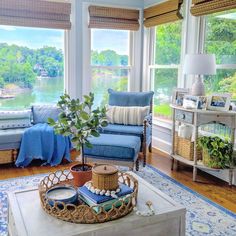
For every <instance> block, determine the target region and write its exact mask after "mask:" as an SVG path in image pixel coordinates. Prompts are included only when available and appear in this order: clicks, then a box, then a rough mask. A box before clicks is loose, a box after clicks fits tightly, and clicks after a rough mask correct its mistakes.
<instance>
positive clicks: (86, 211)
mask: <svg viewBox="0 0 236 236" xmlns="http://www.w3.org/2000/svg"><path fill="white" fill-rule="evenodd" d="M118 176H119V183H121V184H125V185H127V186H128V187H130V188H132V189H133V192H132V193H131V194H129V195H127V196H126V197H125V198H124V199H123V198H120V199H117V201H116V202H114V203H113V204H112V208H111V209H110V210H109V211H107V210H106V209H105V207H106V205H104V206H101V207H100V211H99V212H96V211H95V210H94V208H95V207H96V206H92V207H90V206H88V205H86V204H85V203H83V202H81V201H79V203H78V204H76V205H74V204H66V203H64V202H60V201H53V200H49V199H48V198H47V197H46V193H47V191H48V190H49V189H51V188H53V187H55V186H73V176H72V175H71V172H69V171H67V170H64V171H57V172H55V173H51V174H49V175H48V176H45V177H44V178H43V179H42V180H41V182H40V184H39V196H40V202H41V206H42V208H43V210H44V211H45V212H46V213H48V214H49V215H51V216H53V217H56V218H57V219H60V220H64V221H67V222H71V223H77V224H79V223H82V224H95V223H96V224H97V223H103V222H107V221H111V220H115V219H119V218H121V217H123V216H126V215H127V214H129V213H130V212H131V211H132V210H133V208H134V207H135V206H136V204H137V194H138V181H137V180H136V179H135V178H134V177H133V176H132V175H130V174H128V173H121V172H120V173H118ZM117 203H120V204H119V206H117Z"/></svg>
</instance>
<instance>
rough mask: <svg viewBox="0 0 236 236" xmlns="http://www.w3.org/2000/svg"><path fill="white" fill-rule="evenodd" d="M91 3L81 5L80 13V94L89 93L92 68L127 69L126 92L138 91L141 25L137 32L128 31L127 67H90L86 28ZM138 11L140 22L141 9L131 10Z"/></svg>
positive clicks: (140, 70)
mask: <svg viewBox="0 0 236 236" xmlns="http://www.w3.org/2000/svg"><path fill="white" fill-rule="evenodd" d="M91 4H92V3H88V2H87V3H86V2H85V3H83V5H82V6H83V12H82V30H83V37H82V44H83V53H82V58H81V59H82V60H83V76H82V77H83V78H82V93H83V94H88V93H89V92H91V81H92V68H107V69H128V71H129V80H128V91H140V90H141V86H140V85H141V81H142V77H141V72H142V68H141V65H142V47H140V45H142V23H141V24H140V29H139V30H138V31H135V32H132V31H130V34H129V35H130V38H129V39H130V45H131V47H130V48H129V50H130V62H129V64H130V65H128V66H105V67H104V66H95V65H91V62H90V58H91V30H90V29H89V28H88V19H89V14H88V7H89V6H90V5H91ZM96 5H101V6H106V7H116V5H107V4H99V3H96ZM117 7H120V6H117ZM127 8H130V9H137V10H139V11H140V22H142V20H141V19H142V9H140V8H132V7H127Z"/></svg>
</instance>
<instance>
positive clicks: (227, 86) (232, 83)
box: [219, 73, 236, 98]
mask: <svg viewBox="0 0 236 236" xmlns="http://www.w3.org/2000/svg"><path fill="white" fill-rule="evenodd" d="M219 86H220V88H221V89H220V91H222V92H229V93H231V94H232V98H236V73H235V74H234V75H232V76H229V77H228V78H225V79H223V80H221V81H220V82H219Z"/></svg>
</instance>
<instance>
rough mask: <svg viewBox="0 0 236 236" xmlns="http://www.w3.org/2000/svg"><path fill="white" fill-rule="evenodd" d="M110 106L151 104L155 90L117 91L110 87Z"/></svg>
mask: <svg viewBox="0 0 236 236" xmlns="http://www.w3.org/2000/svg"><path fill="white" fill-rule="evenodd" d="M108 93H109V101H108V104H109V105H110V106H125V107H127V106H140V107H143V106H150V104H151V101H152V98H153V94H154V92H153V91H150V92H117V91H114V90H113V89H108Z"/></svg>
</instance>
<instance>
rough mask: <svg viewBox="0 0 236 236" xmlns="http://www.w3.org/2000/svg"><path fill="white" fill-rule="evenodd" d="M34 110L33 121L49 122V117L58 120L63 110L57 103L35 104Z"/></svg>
mask: <svg viewBox="0 0 236 236" xmlns="http://www.w3.org/2000/svg"><path fill="white" fill-rule="evenodd" d="M32 111H33V123H34V124H38V123H47V122H48V118H49V117H50V118H52V119H54V120H58V116H59V114H60V112H61V110H60V109H59V108H58V107H57V106H55V105H34V106H32Z"/></svg>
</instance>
